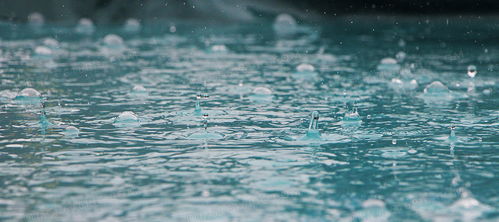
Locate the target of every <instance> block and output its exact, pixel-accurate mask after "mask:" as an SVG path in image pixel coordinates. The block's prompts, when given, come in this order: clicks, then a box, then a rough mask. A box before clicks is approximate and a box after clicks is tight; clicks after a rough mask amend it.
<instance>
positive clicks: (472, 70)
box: [468, 65, 477, 78]
mask: <svg viewBox="0 0 499 222" xmlns="http://www.w3.org/2000/svg"><path fill="white" fill-rule="evenodd" d="M476 73H477V71H476V66H474V65H469V66H468V76H469V77H470V78H475V76H476Z"/></svg>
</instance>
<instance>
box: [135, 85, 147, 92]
mask: <svg viewBox="0 0 499 222" xmlns="http://www.w3.org/2000/svg"><path fill="white" fill-rule="evenodd" d="M133 91H137V92H145V91H147V90H146V88H144V86H142V85H135V86H134V87H133Z"/></svg>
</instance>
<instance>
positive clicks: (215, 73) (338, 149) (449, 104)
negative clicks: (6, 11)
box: [0, 19, 499, 221]
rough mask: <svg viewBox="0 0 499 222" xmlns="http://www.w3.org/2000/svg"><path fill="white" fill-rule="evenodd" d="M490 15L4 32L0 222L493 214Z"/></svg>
mask: <svg viewBox="0 0 499 222" xmlns="http://www.w3.org/2000/svg"><path fill="white" fill-rule="evenodd" d="M495 24H497V23H494V22H492V23H489V22H487V23H480V22H479V23H473V22H469V23H467V22H466V21H465V20H456V21H451V22H450V24H449V21H448V20H447V21H445V20H443V21H440V20H437V21H428V20H422V21H405V22H393V21H391V20H386V21H372V20H369V21H366V20H361V19H360V20H352V21H350V20H349V21H336V22H332V23H331V24H328V25H309V26H303V25H302V26H300V28H299V30H298V31H296V30H295V31H296V32H291V33H289V30H288V29H286V30H285V33H280V34H279V33H275V31H274V29H275V28H274V29H273V28H272V24H271V23H268V24H261V25H252V26H243V25H240V26H218V27H217V26H201V25H187V24H186V25H177V26H176V27H174V28H172V27H173V26H169V25H161V24H155V25H154V24H151V25H145V26H144V27H142V30H141V31H140V32H138V33H133V32H131V31H130V30H127V29H122V28H121V27H96V29H95V32H94V33H91V32H90V33H86V34H85V33H78V32H75V31H74V27H68V26H62V25H61V26H53V25H52V26H51V25H46V26H44V27H28V26H23V25H19V24H5V23H4V24H0V79H1V83H2V84H1V88H0V103H1V108H0V188H1V189H0V193H1V195H0V220H6V221H18V220H23V221H73V220H81V221H97V220H101V221H165V220H166V221H387V220H389V221H401V220H402V219H412V220H414V221H432V220H435V221H454V220H458V219H460V220H462V221H476V220H490V221H494V220H497V219H498V215H499V210H498V207H499V193H498V189H497V187H499V182H498V181H499V180H498V176H497V174H498V173H499V162H498V161H499V150H498V149H499V137H498V130H499V125H498V120H499V97H498V95H499V94H498V90H499V87H498V84H497V81H498V80H499V79H498V75H497V70H496V69H497V68H498V67H497V61H499V48H498V47H497V43H498V42H497V39H498V36H497V35H494V31H495V30H497V28H498V26H497V25H495ZM275 30H276V31H279V29H275ZM132 31H133V30H132ZM495 33H497V32H495ZM108 34H115V35H118V38H116V36H111V37H109V36H108V37H105V36H106V35H108ZM119 37H121V38H123V41H120V38H119ZM46 38H52V39H50V40H47V39H46ZM54 40H55V41H54ZM41 46H43V48H39V47H41ZM47 51H49V52H48V53H47ZM400 52H402V53H400ZM384 58H393V59H385V60H383V59H384ZM382 60H383V63H381V62H382ZM393 62H395V63H393ZM300 64H304V65H302V66H301V68H299V69H298V70H297V67H298V66H299V65H300ZM306 64H310V65H312V68H311V67H310V66H308V65H306ZM469 65H475V66H476V69H477V74H476V76H475V78H473V79H472V78H470V77H469V76H468V75H467V67H468V66H469ZM434 81H440V82H441V83H442V84H443V85H444V88H443V89H441V88H438V87H436V88H432V87H428V88H427V90H426V91H427V93H424V92H425V87H427V86H428V85H430V83H432V82H434ZM435 84H437V83H435ZM437 85H438V84H437ZM433 86H435V85H433ZM262 87H263V88H262ZM445 87H448V89H449V90H448V91H447V89H446V88H445ZM25 88H33V89H35V90H37V91H38V92H40V93H41V97H32V96H31V97H30V96H27V97H21V93H20V91H21V90H23V89H25ZM196 101H199V108H196ZM126 111H130V112H127V113H124V112H126ZM312 111H318V112H319V116H320V118H319V122H318V127H317V130H313V129H311V131H309V132H308V133H307V131H308V129H309V127H311V128H313V125H314V124H309V118H310V113H311V112H312ZM120 114H121V116H120ZM357 114H358V116H357ZM345 115H346V117H345ZM70 126H71V127H70ZM451 126H454V127H455V129H454V132H455V136H456V137H451V138H449V135H450V132H451V129H450V128H451Z"/></svg>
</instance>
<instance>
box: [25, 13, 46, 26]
mask: <svg viewBox="0 0 499 222" xmlns="http://www.w3.org/2000/svg"><path fill="white" fill-rule="evenodd" d="M28 23H29V25H31V26H36V27H39V26H42V25H43V24H44V23H45V18H44V17H43V15H42V14H40V13H39V12H33V13H31V14H29V15H28Z"/></svg>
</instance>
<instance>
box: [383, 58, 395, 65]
mask: <svg viewBox="0 0 499 222" xmlns="http://www.w3.org/2000/svg"><path fill="white" fill-rule="evenodd" d="M380 63H381V64H384V65H388V64H397V60H395V59H394V58H383V59H382V60H381V62H380Z"/></svg>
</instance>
